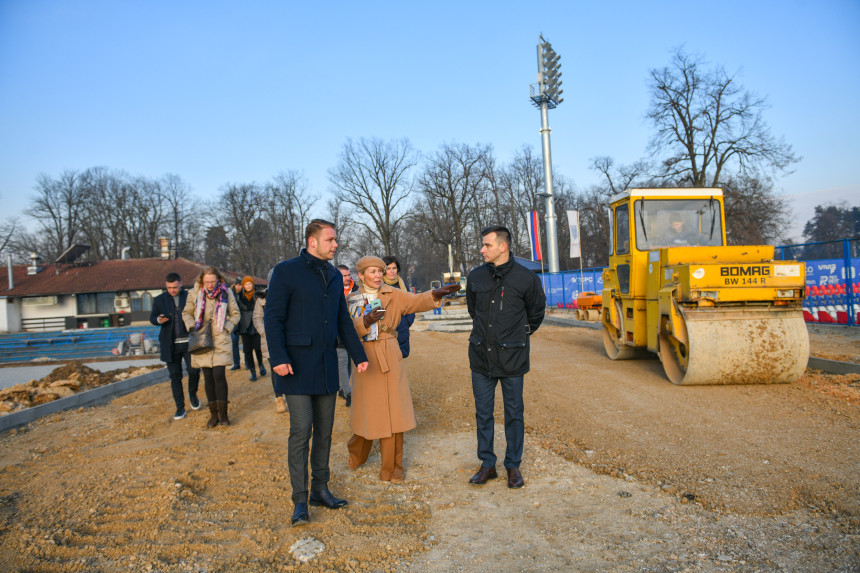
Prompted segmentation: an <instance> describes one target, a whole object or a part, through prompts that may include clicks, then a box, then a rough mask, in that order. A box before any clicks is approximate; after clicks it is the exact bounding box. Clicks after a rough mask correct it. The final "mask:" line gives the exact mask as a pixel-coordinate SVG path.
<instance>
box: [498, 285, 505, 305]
mask: <svg viewBox="0 0 860 573" xmlns="http://www.w3.org/2000/svg"><path fill="white" fill-rule="evenodd" d="M504 308H505V285H502V294H501V296H500V297H499V310H500V311H501V310H503V309H504Z"/></svg>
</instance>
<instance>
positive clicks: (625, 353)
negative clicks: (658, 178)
mask: <svg viewBox="0 0 860 573" xmlns="http://www.w3.org/2000/svg"><path fill="white" fill-rule="evenodd" d="M610 210H611V220H612V234H613V237H612V240H611V244H610V257H609V267H608V268H607V269H605V270H604V272H603V301H604V304H603V311H602V314H601V319H602V323H603V341H604V347H605V349H606V353H607V355H608V356H609V357H610V358H611V359H613V360H624V359H629V358H633V357H634V356H636V355H637V354H639V353H641V352H643V351H646V350H647V351H651V352H656V353H657V354H658V355H659V357H660V360H661V362H662V363H663V369H664V370H665V372H666V375H667V376H668V378H669V380H671V381H672V382H673V383H674V384H683V385H693V384H757V383H789V382H793V381H795V380H797V379H798V378H799V377H800V376H801V375H802V374H803V372H804V370H805V368H806V363H807V361H808V358H809V337H808V334H807V331H806V325H805V324H804V321H803V313H802V307H801V304H802V301H803V297H804V295H805V282H806V266H805V264H804V263H802V262H796V261H777V260H774V247H773V246H761V245H757V246H732V247H728V246H726V234H725V217H724V206H723V191H722V189H630V190H627V191H625V192H623V193H620V194H618V195H616V196H615V197H613V199H612V202H611V204H610Z"/></svg>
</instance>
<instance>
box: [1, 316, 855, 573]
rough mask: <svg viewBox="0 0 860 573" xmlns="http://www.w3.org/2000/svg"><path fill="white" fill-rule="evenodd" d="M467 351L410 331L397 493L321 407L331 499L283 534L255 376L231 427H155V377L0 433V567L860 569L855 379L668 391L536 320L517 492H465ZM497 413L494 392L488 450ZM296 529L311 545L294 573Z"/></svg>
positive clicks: (270, 427)
mask: <svg viewBox="0 0 860 573" xmlns="http://www.w3.org/2000/svg"><path fill="white" fill-rule="evenodd" d="M419 328H421V327H420V326H419ZM466 339H467V335H466V334H462V333H460V334H445V333H437V332H422V331H418V332H415V333H414V334H413V339H412V348H413V350H412V352H413V354H412V356H411V357H410V358H409V360H408V362H407V368H408V375H409V379H410V382H411V385H412V388H413V397H414V401H415V404H416V411H417V414H418V418H419V427H418V428H417V429H416V430H415V431H413V432H410V433H409V434H407V436H406V447H405V448H406V455H405V467H406V482H405V483H404V484H402V485H390V484H387V483H384V482H380V481H379V480H378V479H377V478H378V471H379V455H378V451H377V450H376V449H374V451H373V452H372V454H371V457H370V459H369V461H368V463H367V464H366V465H365V466H363V467H361V468H359V469H358V470H355V471H351V470H348V469H347V467H346V450H345V444H346V440H347V439H348V438H349V429H348V409H346V408H345V407H344V405H343V401H342V400H339V401H338V412H337V419H336V422H335V435H334V449H333V455H332V464H331V466H332V482H331V484H330V485H331V488H332V490H333V491H334V492H335V493H336V494H338V495H343V496H344V497H346V498H347V499H349V500H350V505H349V506H348V507H347V508H345V509H343V510H338V511H329V510H325V509H321V508H312V512H311V520H312V522H311V523H310V524H309V525H307V526H304V527H300V528H290V527H289V516H290V514H291V512H292V506H291V503H290V488H289V479H288V476H287V468H286V442H287V435H288V415H284V414H276V413H275V409H274V403H273V399H272V394H271V385H270V383H269V379H268V378H263V379H261V380H260V381H259V382H256V383H253V384H252V383H249V382H248V381H247V373H246V372H245V371H238V372H229V373H228V379H229V380H230V392H231V395H230V399H231V405H230V407H231V420H233V425H232V426H231V427H229V428H216V429H215V430H206V429H205V420H206V414H204V411H203V410H201V411H198V412H189V416H188V417H187V418H186V419H185V420H181V421H177V422H174V421H172V419H171V415H172V413H173V409H172V406H171V404H172V400H171V398H170V388H169V384H168V383H164V384H159V385H157V386H153V387H150V388H147V389H144V390H141V391H139V392H136V393H134V394H131V395H128V396H124V397H121V398H118V399H116V400H114V401H112V402H110V403H109V404H106V405H102V406H99V407H95V408H87V409H83V410H79V411H71V412H64V413H60V414H56V415H52V416H49V417H46V418H44V419H42V420H39V421H38V422H35V423H33V424H31V425H30V426H29V427H27V428H26V429H24V430H18V431H12V432H8V433H6V434H3V435H0V570H10V571H30V570H32V571H207V572H214V571H225V572H227V571H231V572H232V571H320V572H323V571H446V572H466V573H478V572H484V571H486V570H498V571H538V570H540V571H607V570H612V571H637V572H638V571H853V570H860V552H858V547H860V543H858V541H860V471H858V470H860V456H858V451H857V450H858V445H857V436H858V435H860V434H858V429H860V404H858V402H857V401H856V400H854V399H853V398H852V396H853V394H851V392H850V390H851V388H856V386H857V384H858V380H856V379H851V378H850V377H827V376H820V375H816V374H814V373H809V374H808V375H807V376H806V377H804V379H803V380H801V381H800V382H798V383H796V384H790V385H779V386H733V387H732V386H730V387H704V388H697V387H692V388H682V387H675V386H673V385H671V384H670V383H668V382H667V381H666V380H665V378H664V376H663V374H662V369H661V367H660V365H659V362H657V361H656V360H644V361H626V362H612V361H610V360H608V359H607V358H606V357H605V356H604V354H603V349H602V342H601V339H600V333H599V332H598V331H590V330H585V329H569V328H561V327H549V326H548V327H545V328H542V329H541V330H540V331H539V332H538V333H537V334H536V335H535V337H534V339H533V354H532V358H533V360H532V366H533V369H532V372H531V373H530V374H529V375H528V376H527V378H526V424H527V436H526V445H525V454H524V461H523V466H522V471H523V475H524V477H525V479H526V487H525V488H523V489H521V490H509V489H507V488H506V487H505V484H504V481H503V480H502V479H498V480H495V481H491V482H489V483H488V484H487V485H485V486H480V487H476V486H470V485H468V484H467V483H466V482H467V480H468V478H469V477H470V476H471V474H472V473H473V472H474V470H475V469H476V468H477V467H478V461H477V459H476V457H475V453H474V450H475V440H474V412H473V405H472V398H471V388H470V384H469V376H468V365H467V361H466ZM834 388H837V389H844V390H845V391H844V392H842V393H839V392H834V391H833V389H834ZM501 422H502V418H501V400H500V399H499V400H497V423H498V426H497V430H496V431H497V440H496V449H497V451H499V452H501V451H502V450H503V448H504V445H503V444H504V439H503V430H502V427H501ZM499 467H500V468H501V465H500V466H499ZM308 538H313V539H314V540H316V541H319V542H321V543H322V544H323V546H324V549H323V550H322V553H320V554H319V555H317V556H316V557H314V558H313V559H311V560H310V561H308V562H307V563H304V564H303V563H301V562H300V561H298V560H296V559H294V558H293V556H292V555H291V553H290V548H291V547H293V546H294V544H295V543H296V542H298V541H301V540H306V539H308Z"/></svg>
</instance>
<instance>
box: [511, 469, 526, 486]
mask: <svg viewBox="0 0 860 573" xmlns="http://www.w3.org/2000/svg"><path fill="white" fill-rule="evenodd" d="M524 485H526V482H525V481H523V474H521V473H520V470H519V469H518V468H508V487H523V486H524Z"/></svg>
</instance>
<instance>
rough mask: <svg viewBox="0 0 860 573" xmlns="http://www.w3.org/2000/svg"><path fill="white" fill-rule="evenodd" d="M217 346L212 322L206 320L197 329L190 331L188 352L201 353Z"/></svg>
mask: <svg viewBox="0 0 860 573" xmlns="http://www.w3.org/2000/svg"><path fill="white" fill-rule="evenodd" d="M213 348H215V340H214V339H213V338H212V323H211V322H210V321H208V320H207V321H206V322H204V323H203V324H202V325H201V326H200V328H198V329H197V330H192V331H191V332H189V333H188V352H190V353H191V354H200V353H201V352H208V351H210V350H212V349H213Z"/></svg>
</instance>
